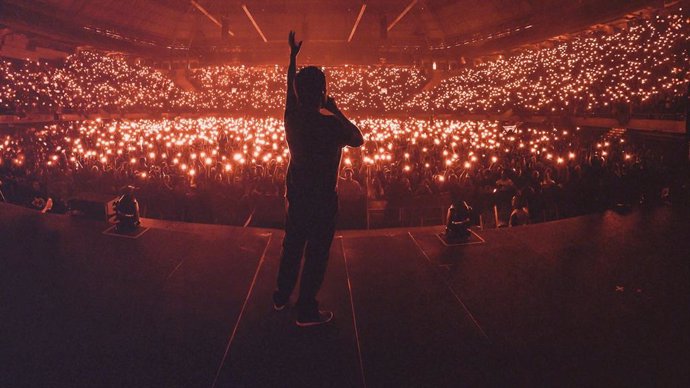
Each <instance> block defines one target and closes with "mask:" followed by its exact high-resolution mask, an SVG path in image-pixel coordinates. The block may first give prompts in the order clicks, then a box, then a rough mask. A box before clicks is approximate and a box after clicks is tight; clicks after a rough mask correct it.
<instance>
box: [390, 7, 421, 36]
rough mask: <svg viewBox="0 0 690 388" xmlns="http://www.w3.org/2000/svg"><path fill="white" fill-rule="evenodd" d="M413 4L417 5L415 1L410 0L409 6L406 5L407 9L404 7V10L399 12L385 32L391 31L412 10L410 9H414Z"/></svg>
mask: <svg viewBox="0 0 690 388" xmlns="http://www.w3.org/2000/svg"><path fill="white" fill-rule="evenodd" d="M415 4H417V0H412V1H411V2H410V4H408V5H407V7H405V9H403V11H402V12H400V15H398V17H397V18H395V20H393V22H391V24H389V25H388V28H387V29H386V31H390V30H392V29H393V27H395V25H396V24H398V22H399V21H400V20H402V18H404V17H405V15H407V13H408V12H410V10H411V9H412V7H414V5H415Z"/></svg>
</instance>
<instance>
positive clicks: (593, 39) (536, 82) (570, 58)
mask: <svg viewBox="0 0 690 388" xmlns="http://www.w3.org/2000/svg"><path fill="white" fill-rule="evenodd" d="M631 23H633V24H634V25H630V26H629V27H628V28H627V29H624V30H621V31H618V32H615V33H611V34H609V33H605V32H594V33H588V34H583V35H581V36H579V37H576V38H574V39H572V40H570V41H565V42H562V43H558V44H555V45H554V46H553V47H550V48H539V49H533V50H528V51H523V52H521V53H518V54H516V55H511V56H507V57H502V58H500V59H496V60H491V61H488V62H484V63H481V64H478V65H476V66H474V67H466V68H464V69H462V70H461V71H460V73H459V74H458V75H456V76H454V77H451V78H449V79H447V80H445V81H443V82H442V83H441V85H439V86H438V87H436V88H434V89H433V90H431V91H427V92H424V93H421V94H418V95H416V96H414V97H413V98H411V99H410V100H409V101H408V102H407V103H406V106H407V107H408V108H409V109H421V110H424V111H434V112H470V113H495V112H505V111H507V110H510V109H512V110H513V111H514V112H515V113H525V114H550V113H556V114H564V113H565V114H578V115H582V114H609V115H614V116H620V115H629V114H630V113H631V112H634V113H640V112H643V113H644V112H657V113H676V114H678V113H682V112H683V110H684V105H683V104H684V95H685V93H686V92H687V88H688V81H689V80H690V77H689V76H688V59H689V58H690V52H689V49H688V47H690V45H689V44H688V42H689V40H690V34H689V33H690V18H688V17H687V16H684V15H682V14H672V15H668V16H657V17H655V18H653V19H649V20H638V21H635V22H631Z"/></svg>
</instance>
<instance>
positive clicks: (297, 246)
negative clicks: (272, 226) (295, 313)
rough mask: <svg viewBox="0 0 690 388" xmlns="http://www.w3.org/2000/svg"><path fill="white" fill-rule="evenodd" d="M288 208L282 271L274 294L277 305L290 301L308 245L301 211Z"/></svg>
mask: <svg viewBox="0 0 690 388" xmlns="http://www.w3.org/2000/svg"><path fill="white" fill-rule="evenodd" d="M295 207H296V206H293V207H292V208H291V207H290V206H288V212H287V216H286V217H285V237H284V238H283V250H282V253H281V256H280V269H279V271H278V281H277V283H278V284H277V289H276V291H275V292H274V294H273V301H274V302H276V304H279V305H284V304H285V303H287V302H288V300H289V299H290V295H291V294H292V290H294V288H295V284H296V283H297V277H298V276H299V269H300V263H301V261H302V254H303V252H304V245H305V243H306V238H307V237H306V234H305V232H304V227H303V221H302V220H301V219H300V214H299V209H296V208H295Z"/></svg>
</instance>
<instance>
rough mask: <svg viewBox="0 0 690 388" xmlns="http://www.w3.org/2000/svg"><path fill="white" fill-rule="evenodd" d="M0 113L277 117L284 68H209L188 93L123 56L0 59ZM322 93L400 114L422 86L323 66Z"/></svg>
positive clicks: (394, 74) (378, 70) (388, 74)
mask: <svg viewBox="0 0 690 388" xmlns="http://www.w3.org/2000/svg"><path fill="white" fill-rule="evenodd" d="M0 71H1V72H0V114H3V113H4V114H26V113H34V112H36V113H70V112H77V113H97V112H107V113H142V112H145V113H163V112H173V113H198V112H201V113H204V112H205V113H209V112H210V113H242V114H247V113H250V114H278V113H279V112H280V110H281V109H283V108H284V106H285V74H286V68H285V67H284V66H255V67H245V66H209V67H203V68H198V69H192V70H189V71H188V72H187V77H188V79H189V81H190V82H191V83H192V84H193V85H195V86H196V90H183V89H182V88H180V87H179V86H178V85H176V84H175V83H174V82H173V78H172V76H171V75H168V74H166V73H163V72H161V71H158V70H155V69H153V68H152V67H149V66H145V65H140V64H137V63H133V62H132V61H130V60H128V59H127V58H125V57H122V56H118V55H114V56H107V55H102V54H99V53H97V52H94V51H81V52H78V53H76V54H74V55H71V56H69V57H68V58H67V59H66V60H65V62H64V63H62V64H60V65H55V64H51V63H48V62H33V61H13V60H9V59H3V60H0ZM325 71H326V73H327V74H328V77H329V79H330V80H331V82H330V83H329V93H330V94H331V95H332V96H333V97H335V98H337V99H338V101H339V103H340V105H341V106H342V107H343V108H344V109H347V110H348V111H351V112H353V111H356V112H360V113H375V112H381V111H382V110H387V111H395V110H397V111H400V110H402V109H404V107H403V102H404V101H405V100H406V99H407V98H408V97H409V96H411V95H414V94H415V93H417V92H418V91H419V90H420V89H421V88H422V86H423V85H424V84H425V83H426V82H427V78H426V75H425V73H424V72H423V71H421V70H420V69H418V68H414V67H400V66H336V67H329V68H325Z"/></svg>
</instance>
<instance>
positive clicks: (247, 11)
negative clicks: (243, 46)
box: [242, 4, 268, 43]
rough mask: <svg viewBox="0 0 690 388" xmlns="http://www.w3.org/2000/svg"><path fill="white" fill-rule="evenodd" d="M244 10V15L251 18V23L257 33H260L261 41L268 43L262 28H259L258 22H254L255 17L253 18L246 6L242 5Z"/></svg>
mask: <svg viewBox="0 0 690 388" xmlns="http://www.w3.org/2000/svg"><path fill="white" fill-rule="evenodd" d="M242 10H244V13H245V14H247V17H248V18H249V21H251V22H252V24H253V25H254V28H255V29H256V32H258V33H259V35H261V39H263V41H264V43H266V42H268V39H266V36H265V35H264V33H263V32H262V31H261V27H259V25H258V24H257V23H256V20H254V17H253V16H252V13H251V12H249V8H247V5H246V4H242Z"/></svg>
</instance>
